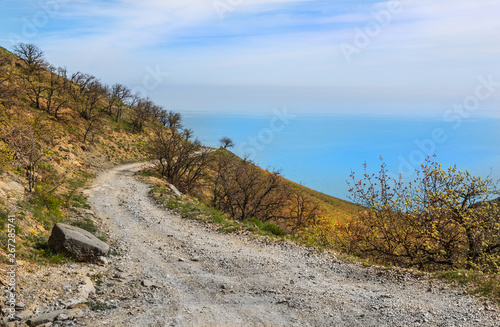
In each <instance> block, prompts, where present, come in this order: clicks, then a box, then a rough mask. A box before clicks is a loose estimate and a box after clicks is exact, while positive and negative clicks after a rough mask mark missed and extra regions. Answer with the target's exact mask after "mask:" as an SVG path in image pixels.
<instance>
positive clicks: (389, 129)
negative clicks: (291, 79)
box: [182, 108, 500, 200]
mask: <svg viewBox="0 0 500 327" xmlns="http://www.w3.org/2000/svg"><path fill="white" fill-rule="evenodd" d="M182 115H183V122H184V126H185V127H186V128H190V129H192V130H193V131H194V135H195V136H196V137H198V138H199V139H200V141H201V142H202V144H204V145H206V146H210V147H218V146H219V140H220V138H222V137H229V138H231V139H232V140H233V142H234V144H235V146H234V147H233V148H231V149H230V151H232V152H233V153H235V154H236V155H238V156H240V157H248V158H249V159H251V160H252V161H254V162H255V163H256V164H257V165H259V166H260V167H262V168H265V169H270V170H272V169H278V170H281V172H282V175H283V176H284V177H285V178H287V179H290V180H292V181H294V182H296V183H299V184H301V185H304V186H306V187H309V188H312V189H314V190H317V191H320V192H323V193H325V194H328V195H331V196H334V197H337V198H340V199H344V200H349V198H348V189H349V186H348V184H347V180H348V179H349V178H350V177H349V176H350V174H351V171H354V172H356V173H357V174H358V176H359V177H360V176H361V173H362V172H363V164H364V162H365V161H366V163H367V165H368V171H369V172H370V173H377V172H378V170H379V169H380V163H381V162H380V157H382V158H383V159H384V162H385V163H386V164H387V168H388V170H389V173H390V174H391V176H393V177H397V176H399V175H400V174H401V176H402V177H403V178H404V179H406V180H411V179H412V178H414V177H415V174H414V170H415V169H416V168H419V167H420V164H422V163H423V162H424V160H425V158H426V157H427V156H431V157H432V156H433V155H436V161H437V162H439V163H441V164H442V165H443V168H447V167H451V166H454V165H457V168H458V169H460V170H463V171H465V170H468V171H469V172H470V173H471V174H473V175H475V176H481V177H482V178H492V179H494V180H495V181H497V180H499V179H500V170H499V169H498V163H499V162H500V151H499V145H498V144H497V142H496V141H495V140H498V139H499V137H500V131H499V129H498V128H497V127H498V126H499V123H500V120H499V119H495V118H487V117H470V118H467V119H463V120H461V121H460V123H458V122H457V121H446V120H444V119H443V117H442V116H441V117H440V116H439V115H436V116H395V115H385V116H380V115H379V116H376V115H373V116H360V115H359V114H358V115H354V114H352V115H349V114H328V113H313V114H306V113H293V112H288V111H287V110H286V109H285V108H282V109H273V110H270V111H269V112H254V113H243V112H233V113H229V112H183V113H182Z"/></svg>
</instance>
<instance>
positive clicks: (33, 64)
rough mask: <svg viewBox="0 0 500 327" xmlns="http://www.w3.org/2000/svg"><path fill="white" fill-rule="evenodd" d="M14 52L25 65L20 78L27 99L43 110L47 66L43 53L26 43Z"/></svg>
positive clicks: (17, 47)
mask: <svg viewBox="0 0 500 327" xmlns="http://www.w3.org/2000/svg"><path fill="white" fill-rule="evenodd" d="M13 51H14V53H15V54H16V55H17V56H18V57H19V59H21V61H22V62H23V64H24V65H22V66H21V68H20V74H19V77H20V79H21V81H22V83H23V90H25V92H26V98H27V100H28V101H29V102H30V103H31V105H32V106H33V107H34V108H36V109H42V108H41V99H42V94H43V91H44V80H43V77H44V76H43V73H44V68H45V67H46V66H47V62H46V61H45V58H44V55H43V51H42V50H41V49H40V48H38V47H37V46H36V45H33V44H25V43H19V44H17V45H15V46H14V48H13Z"/></svg>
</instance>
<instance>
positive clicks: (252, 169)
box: [212, 153, 288, 221]
mask: <svg viewBox="0 0 500 327" xmlns="http://www.w3.org/2000/svg"><path fill="white" fill-rule="evenodd" d="M219 155H221V156H222V157H220V158H218V159H217V160H215V167H214V168H213V170H214V171H215V177H214V180H213V183H214V184H213V185H214V186H213V201H212V204H213V205H214V207H216V208H217V209H219V210H222V211H224V212H227V213H229V214H230V215H231V216H232V217H233V218H235V219H238V220H245V219H247V218H257V219H259V220H262V221H267V220H277V219H279V218H281V217H282V210H283V207H284V205H285V204H286V201H287V196H288V192H287V190H286V189H285V188H284V185H283V180H282V178H281V177H280V172H279V171H273V172H269V171H265V170H262V169H260V168H259V167H256V166H255V165H253V164H252V163H251V162H250V161H248V160H240V159H234V158H231V157H229V156H230V154H227V153H222V154H220V153H219Z"/></svg>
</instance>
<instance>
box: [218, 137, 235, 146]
mask: <svg viewBox="0 0 500 327" xmlns="http://www.w3.org/2000/svg"><path fill="white" fill-rule="evenodd" d="M219 144H220V147H221V149H227V148H232V147H234V143H233V140H231V139H230V138H229V137H227V136H225V137H223V138H221V139H220V140H219Z"/></svg>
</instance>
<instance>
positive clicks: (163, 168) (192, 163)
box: [150, 127, 210, 193]
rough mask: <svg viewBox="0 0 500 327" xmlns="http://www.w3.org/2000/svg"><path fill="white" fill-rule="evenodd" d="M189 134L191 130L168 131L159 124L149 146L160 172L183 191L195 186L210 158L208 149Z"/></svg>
mask: <svg viewBox="0 0 500 327" xmlns="http://www.w3.org/2000/svg"><path fill="white" fill-rule="evenodd" d="M191 137H192V132H191V131H190V130H187V129H185V130H183V131H177V130H170V131H168V130H166V129H165V128H164V127H159V128H157V129H156V131H155V137H154V138H153V140H152V141H151V146H150V151H151V153H152V154H153V155H154V157H155V158H156V159H157V160H158V167H159V171H160V173H161V175H162V176H164V177H165V178H166V179H167V181H169V182H170V183H172V184H174V185H175V186H177V187H178V188H179V189H181V190H182V191H183V192H185V193H191V192H192V191H193V189H194V188H195V187H196V186H198V184H197V183H198V182H199V181H200V180H201V178H202V177H203V176H204V174H205V171H206V167H207V164H208V162H209V159H210V151H209V150H207V149H204V148H203V147H202V145H201V144H200V142H199V141H198V140H194V141H193V140H191Z"/></svg>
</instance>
